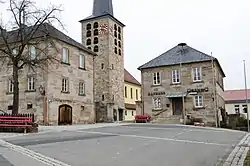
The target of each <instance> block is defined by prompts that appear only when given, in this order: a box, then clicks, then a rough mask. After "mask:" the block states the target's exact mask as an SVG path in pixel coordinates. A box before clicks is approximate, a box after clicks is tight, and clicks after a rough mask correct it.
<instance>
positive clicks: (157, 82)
mask: <svg viewBox="0 0 250 166" xmlns="http://www.w3.org/2000/svg"><path fill="white" fill-rule="evenodd" d="M153 84H154V85H160V84H161V76H160V72H156V73H153Z"/></svg>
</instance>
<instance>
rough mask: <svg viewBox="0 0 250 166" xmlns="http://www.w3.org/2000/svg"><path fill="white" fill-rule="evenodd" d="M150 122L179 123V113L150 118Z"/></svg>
mask: <svg viewBox="0 0 250 166" xmlns="http://www.w3.org/2000/svg"><path fill="white" fill-rule="evenodd" d="M151 123H159V124H181V115H173V116H170V117H158V118H155V119H154V120H152V122H151Z"/></svg>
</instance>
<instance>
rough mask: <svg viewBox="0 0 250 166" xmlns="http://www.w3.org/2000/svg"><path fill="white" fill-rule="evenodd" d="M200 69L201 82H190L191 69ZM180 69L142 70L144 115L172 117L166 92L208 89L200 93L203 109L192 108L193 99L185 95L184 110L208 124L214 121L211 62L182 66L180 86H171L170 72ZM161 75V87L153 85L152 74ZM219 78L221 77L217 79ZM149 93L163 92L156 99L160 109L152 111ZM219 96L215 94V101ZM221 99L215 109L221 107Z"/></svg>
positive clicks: (176, 67)
mask: <svg viewBox="0 0 250 166" xmlns="http://www.w3.org/2000/svg"><path fill="white" fill-rule="evenodd" d="M193 67H202V81H201V82H193V80H192V68H193ZM174 69H180V66H179V65H176V66H169V67H159V68H151V69H144V70H142V86H143V89H142V96H143V104H144V111H145V113H149V114H151V115H155V114H159V113H160V112H162V113H160V114H159V115H158V116H161V117H169V116H172V115H173V109H172V100H171V99H169V98H167V97H165V96H166V93H167V92H186V91H187V89H189V88H192V89H193V88H205V87H208V89H209V90H208V92H202V95H203V98H204V101H203V103H204V107H203V108H199V109H197V108H194V97H193V96H192V95H187V96H186V97H185V100H184V101H185V103H184V108H185V109H184V110H185V113H186V114H191V115H193V116H195V117H199V118H203V119H204V120H205V121H207V122H210V121H214V119H215V105H214V102H213V98H212V97H213V94H214V93H213V92H214V88H215V87H214V86H213V77H212V65H211V62H203V63H190V64H183V65H182V69H181V71H182V74H181V84H177V85H174V84H172V70H174ZM154 72H160V73H161V85H159V86H154V85H153V73H154ZM217 78H221V77H217ZM151 92H164V93H162V94H161V95H157V97H160V98H161V101H162V109H160V110H153V97H152V96H151V95H150V96H149V95H148V93H151ZM218 98H219V95H218V94H217V99H218ZM223 102H224V101H223V99H222V100H221V98H220V100H218V104H217V107H219V106H223Z"/></svg>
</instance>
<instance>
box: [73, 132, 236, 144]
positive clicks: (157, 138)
mask: <svg viewBox="0 0 250 166" xmlns="http://www.w3.org/2000/svg"><path fill="white" fill-rule="evenodd" d="M76 132H81V133H89V134H101V135H114V136H121V137H133V138H142V139H154V140H163V141H175V142H183V143H192V144H204V145H215V146H230V147H233V146H234V145H228V144H219V143H213V142H201V141H191V140H179V139H173V138H163V137H149V136H140V135H129V134H119V133H106V132H105V133H104V132H94V131H76Z"/></svg>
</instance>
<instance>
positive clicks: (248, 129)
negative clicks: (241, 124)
mask: <svg viewBox="0 0 250 166" xmlns="http://www.w3.org/2000/svg"><path fill="white" fill-rule="evenodd" d="M243 63H244V80H245V95H246V110H247V131H248V132H250V128H249V112H248V96H247V74H246V61H245V60H244V61H243Z"/></svg>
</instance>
